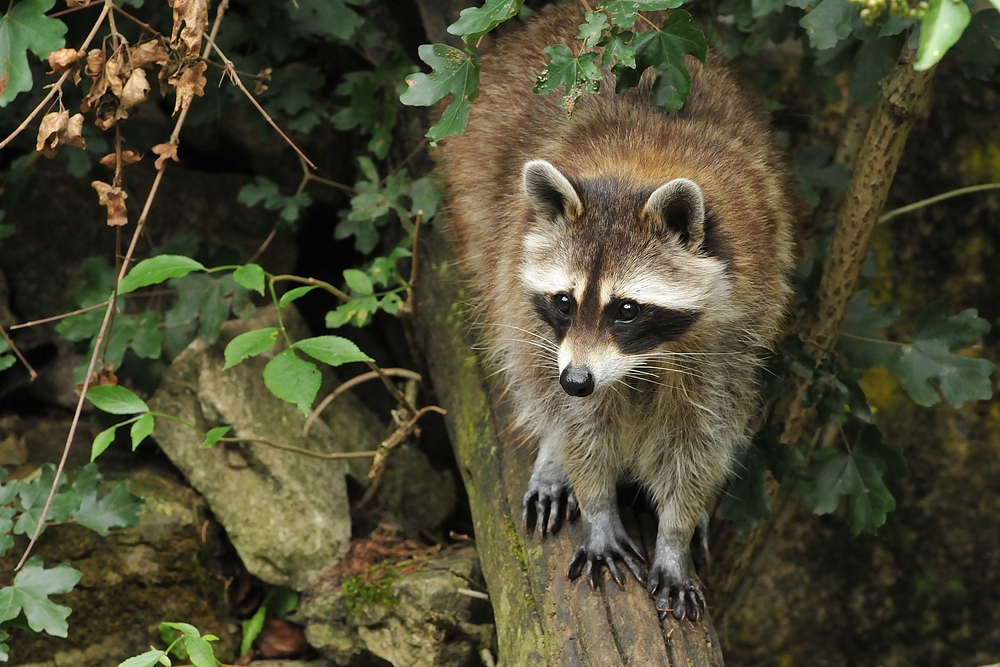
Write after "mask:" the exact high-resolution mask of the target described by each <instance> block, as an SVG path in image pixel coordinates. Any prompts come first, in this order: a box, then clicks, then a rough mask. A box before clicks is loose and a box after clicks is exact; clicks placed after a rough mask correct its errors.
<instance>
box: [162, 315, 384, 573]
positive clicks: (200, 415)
mask: <svg viewBox="0 0 1000 667" xmlns="http://www.w3.org/2000/svg"><path fill="white" fill-rule="evenodd" d="M282 317H283V319H284V322H285V325H286V326H287V327H288V328H289V333H290V335H291V336H292V337H293V338H301V337H303V334H304V333H305V325H304V324H303V323H302V321H301V319H300V318H299V317H298V315H297V313H296V311H295V310H294V308H286V309H284V310H283V311H282ZM276 324H277V319H276V316H275V312H274V310H273V309H271V308H269V309H261V310H260V311H259V312H258V314H257V316H255V317H254V318H252V319H249V320H239V321H232V322H227V323H226V324H225V325H224V326H223V328H222V332H221V335H220V337H219V340H218V341H217V342H216V343H215V344H212V345H209V344H207V343H205V342H204V341H201V340H196V341H195V342H193V343H191V345H189V346H188V348H187V349H186V350H184V352H182V353H181V354H180V355H179V356H178V357H177V358H176V359H175V360H174V362H173V363H172V364H171V366H170V368H169V370H168V371H167V372H166V374H165V375H164V378H163V382H162V384H161V385H160V388H159V389H158V390H157V392H156V394H155V395H154V396H153V398H152V399H151V400H150V402H149V404H150V407H151V408H152V409H153V410H155V411H159V412H166V413H168V414H171V415H175V416H177V417H178V418H180V419H182V420H184V421H186V422H188V423H190V424H193V425H195V426H196V427H197V428H198V429H200V430H201V431H208V430H209V429H211V428H214V427H216V426H223V425H232V426H233V430H232V433H231V435H235V436H238V437H241V438H250V439H263V440H268V441H271V442H274V443H277V444H279V445H284V446H292V447H299V448H304V449H309V450H312V451H316V452H323V453H329V452H335V451H347V450H349V449H353V448H356V447H358V446H359V445H361V447H363V448H367V449H374V448H375V446H376V445H377V442H378V438H377V436H376V435H375V434H371V433H367V432H366V431H365V430H364V429H355V432H354V433H353V435H352V437H351V439H350V441H347V440H345V433H344V432H337V433H333V432H331V431H330V429H329V428H328V427H327V426H326V424H323V423H319V422H317V423H315V424H313V426H312V428H311V430H310V433H309V436H308V437H307V438H305V439H303V438H302V437H301V435H300V434H301V432H302V426H303V424H304V422H305V420H304V417H303V416H302V413H301V412H299V411H298V409H296V407H295V406H293V405H291V404H289V403H285V402H284V401H282V400H280V399H278V398H276V397H275V396H274V395H273V394H271V392H270V391H268V389H267V388H266V387H265V386H264V382H263V380H262V372H263V369H264V366H265V365H266V364H267V362H268V361H269V360H270V359H271V358H272V357H273V356H274V354H277V353H278V352H280V351H281V350H282V349H283V348H284V346H283V345H282V344H280V343H279V344H278V345H276V346H275V347H274V348H273V349H272V350H271V351H270V352H269V353H267V354H264V355H260V356H257V357H253V358H251V359H248V360H246V361H244V362H243V363H241V364H239V365H237V366H235V367H233V368H230V369H228V370H226V371H222V365H223V350H224V349H225V346H226V344H227V343H229V341H231V340H232V339H233V338H234V337H236V336H237V335H239V334H241V333H243V332H246V331H249V330H252V329H258V328H261V327H266V326H276ZM339 409H341V410H346V409H351V410H353V411H355V413H356V418H357V419H358V420H360V423H362V424H364V423H369V422H370V418H369V417H368V416H367V415H366V414H365V411H364V410H363V408H361V406H360V405H357V404H354V405H351V404H350V403H347V402H345V403H343V404H341V405H340V407H339ZM365 433H367V436H366V438H367V439H368V442H367V443H366V442H364V441H363V440H364V437H362V442H358V437H359V434H365ZM153 436H154V438H155V439H156V441H157V442H158V443H159V445H160V447H161V448H162V449H163V451H164V452H165V453H166V454H167V456H169V457H170V459H171V460H172V461H173V462H174V464H175V465H176V466H177V467H178V468H180V470H181V471H182V472H183V473H184V475H185V476H186V477H187V479H188V481H190V483H191V484H192V485H193V486H194V487H195V488H196V489H197V490H198V491H199V492H200V493H201V494H202V495H203V496H204V497H205V499H206V500H207V501H208V504H209V506H210V507H211V508H212V511H213V512H214V514H215V516H216V517H217V518H218V520H219V521H220V522H221V523H222V525H223V526H224V527H225V528H226V531H227V533H228V535H229V539H230V540H231V541H232V543H233V546H234V547H235V548H236V551H237V552H238V553H239V555H240V557H241V558H242V559H243V563H244V564H245V565H246V568H247V570H248V571H249V572H250V573H252V574H254V575H256V576H257V577H259V578H261V579H263V580H264V581H267V582H269V583H272V584H278V585H283V586H289V587H291V588H295V589H298V590H301V589H303V588H305V586H306V585H307V584H309V583H310V582H311V581H312V580H313V579H315V578H316V577H318V576H319V575H320V574H321V573H323V572H325V571H327V570H329V569H330V568H332V567H333V566H334V565H335V564H336V563H337V561H338V560H339V559H340V557H341V556H343V554H344V553H345V552H346V551H347V548H348V545H349V542H350V536H351V522H350V515H349V509H350V508H349V505H348V500H347V490H346V483H345V479H344V475H345V472H346V469H347V466H346V464H345V463H344V462H343V461H336V460H323V459H317V458H311V457H308V456H304V455H301V454H296V453H293V452H288V451H282V450H280V449H276V448H274V447H270V446H267V445H265V444H260V443H229V444H226V445H225V446H216V447H213V448H210V449H201V448H200V447H199V444H200V443H201V440H202V438H201V437H200V436H199V435H198V434H197V433H196V432H194V431H193V430H191V429H189V428H186V427H184V426H181V425H179V424H177V423H176V422H173V421H169V420H157V426H156V430H155V432H154V434H153Z"/></svg>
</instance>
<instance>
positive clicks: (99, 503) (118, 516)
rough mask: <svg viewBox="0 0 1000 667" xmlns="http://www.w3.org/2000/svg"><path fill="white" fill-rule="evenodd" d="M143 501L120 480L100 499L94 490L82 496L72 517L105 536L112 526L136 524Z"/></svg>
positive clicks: (126, 526) (137, 523)
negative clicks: (78, 506) (78, 507)
mask: <svg viewBox="0 0 1000 667" xmlns="http://www.w3.org/2000/svg"><path fill="white" fill-rule="evenodd" d="M143 502H144V501H143V499H142V498H141V497H139V496H137V495H135V494H134V493H132V492H131V491H129V487H128V483H127V482H122V483H120V484H116V485H115V486H114V487H113V488H112V489H111V491H109V492H108V493H107V494H106V495H105V496H104V497H103V498H101V499H100V500H98V498H97V491H96V490H95V491H94V492H93V493H88V494H87V495H85V496H83V497H82V498H81V499H80V509H79V510H77V512H76V515H75V516H74V518H75V520H76V522H77V523H78V524H80V525H81V526H86V527H87V528H90V529H91V530H93V531H95V532H96V533H97V534H98V535H101V536H107V534H108V533H109V532H110V531H111V529H112V528H129V527H132V526H138V525H139V513H140V512H141V511H142V505H143Z"/></svg>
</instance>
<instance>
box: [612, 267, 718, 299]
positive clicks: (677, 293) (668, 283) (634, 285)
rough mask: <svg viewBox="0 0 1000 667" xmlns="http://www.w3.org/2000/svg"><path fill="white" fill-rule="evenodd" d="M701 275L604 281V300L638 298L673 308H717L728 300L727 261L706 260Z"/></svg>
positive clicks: (652, 276)
mask: <svg viewBox="0 0 1000 667" xmlns="http://www.w3.org/2000/svg"><path fill="white" fill-rule="evenodd" d="M699 268H700V271H697V272H696V273H697V274H699V275H697V278H694V276H692V275H677V276H671V279H669V280H668V279H665V278H664V277H660V276H657V275H648V276H641V277H634V278H632V279H626V280H622V279H619V280H604V281H602V282H601V303H610V302H611V300H612V299H615V298H618V299H635V300H636V301H638V302H639V303H647V304H651V305H656V306H660V307H662V308H667V309H670V310H705V309H712V308H717V307H719V306H720V305H722V304H723V303H725V302H726V301H728V299H729V296H730V292H731V283H730V280H729V278H728V276H727V275H726V270H725V267H724V265H722V264H721V263H719V262H712V263H711V264H709V263H707V262H706V263H705V265H704V266H701V267H699Z"/></svg>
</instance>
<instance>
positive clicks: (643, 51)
mask: <svg viewBox="0 0 1000 667" xmlns="http://www.w3.org/2000/svg"><path fill="white" fill-rule="evenodd" d="M685 54H691V55H693V56H694V57H696V58H697V59H698V60H700V61H701V62H705V59H706V58H707V57H708V43H707V42H706V41H705V35H704V33H702V31H701V30H699V29H697V28H695V27H694V24H693V21H692V19H691V14H689V13H688V12H686V11H683V10H679V11H676V12H674V13H672V14H671V15H670V16H668V17H667V18H666V19H665V20H664V21H663V25H662V26H660V30H659V31H656V30H651V31H649V32H644V33H642V34H640V35H638V36H636V38H635V56H636V65H637V66H636V69H637V71H638V72H642V71H643V70H645V69H646V68H647V67H652V68H653V71H655V72H656V73H657V79H656V81H655V82H654V83H653V88H652V90H651V91H650V93H649V101H650V103H651V104H655V105H657V106H662V107H666V108H667V110H668V111H670V112H674V111H677V110H678V109H680V108H681V107H682V106H684V100H686V99H687V96H688V94H690V92H691V73H690V72H688V69H687V64H686V63H685V62H684V55H685ZM636 81H638V79H636Z"/></svg>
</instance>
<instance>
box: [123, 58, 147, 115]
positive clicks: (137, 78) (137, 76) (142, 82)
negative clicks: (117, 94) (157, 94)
mask: <svg viewBox="0 0 1000 667" xmlns="http://www.w3.org/2000/svg"><path fill="white" fill-rule="evenodd" d="M148 94H149V82H148V81H146V70H144V69H134V70H132V74H131V75H129V77H128V81H127V82H126V83H125V87H124V88H123V89H122V95H121V108H122V110H124V111H130V110H132V109H134V108H135V107H137V106H139V105H140V104H142V103H143V102H145V101H146V96H147V95H148ZM123 117H126V118H127V116H123Z"/></svg>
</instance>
